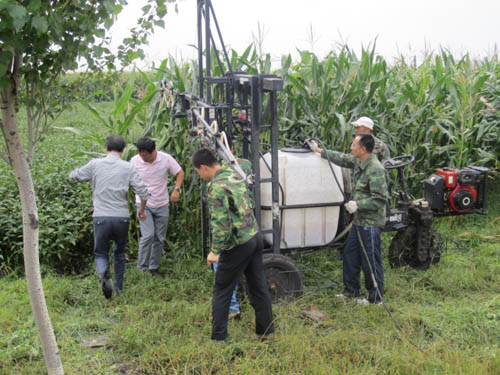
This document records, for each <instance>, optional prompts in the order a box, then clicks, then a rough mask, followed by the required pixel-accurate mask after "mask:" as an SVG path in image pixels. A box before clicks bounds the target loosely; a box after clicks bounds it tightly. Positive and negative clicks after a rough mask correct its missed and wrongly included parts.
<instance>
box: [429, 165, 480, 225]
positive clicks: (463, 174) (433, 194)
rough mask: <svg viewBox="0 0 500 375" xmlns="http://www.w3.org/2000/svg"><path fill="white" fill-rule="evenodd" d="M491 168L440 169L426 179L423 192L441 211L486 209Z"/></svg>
mask: <svg viewBox="0 0 500 375" xmlns="http://www.w3.org/2000/svg"><path fill="white" fill-rule="evenodd" d="M487 176H488V169H487V168H483V167H475V166H470V167H467V168H463V169H460V170H457V169H449V168H443V169H438V170H437V171H436V173H435V174H433V175H431V176H430V177H429V178H427V179H426V180H425V182H424V196H425V199H426V200H427V201H428V202H429V205H430V207H431V209H432V210H433V211H434V212H435V213H436V214H438V215H456V214H465V213H486V207H485V203H486V190H487V189H486V184H487Z"/></svg>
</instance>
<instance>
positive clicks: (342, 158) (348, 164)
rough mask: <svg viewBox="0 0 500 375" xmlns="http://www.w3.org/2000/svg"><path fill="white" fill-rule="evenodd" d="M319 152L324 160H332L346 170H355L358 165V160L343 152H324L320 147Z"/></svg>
mask: <svg viewBox="0 0 500 375" xmlns="http://www.w3.org/2000/svg"><path fill="white" fill-rule="evenodd" d="M317 150H319V152H320V153H321V157H322V158H323V159H327V160H328V159H330V161H331V162H332V163H334V164H337V165H338V166H341V167H344V168H354V166H355V165H356V162H357V159H356V158H355V157H354V156H352V155H349V154H344V153H343V152H338V151H328V150H322V149H321V148H319V147H318V148H317Z"/></svg>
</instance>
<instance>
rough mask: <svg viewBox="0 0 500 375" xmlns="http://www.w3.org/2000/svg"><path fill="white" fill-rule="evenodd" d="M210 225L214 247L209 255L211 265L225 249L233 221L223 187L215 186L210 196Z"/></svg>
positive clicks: (208, 261) (208, 260)
mask: <svg viewBox="0 0 500 375" xmlns="http://www.w3.org/2000/svg"><path fill="white" fill-rule="evenodd" d="M208 205H209V212H210V226H211V228H212V230H211V231H212V247H211V251H210V253H209V254H208V257H207V263H208V264H209V265H210V264H212V263H214V262H215V259H216V258H217V259H218V255H219V252H220V250H222V249H225V247H226V245H227V243H228V242H229V239H230V235H231V231H232V223H231V217H230V216H229V209H228V207H229V202H228V200H227V197H226V194H224V191H223V189H222V188H220V187H218V186H215V187H213V188H212V191H211V192H210V194H209V197H208Z"/></svg>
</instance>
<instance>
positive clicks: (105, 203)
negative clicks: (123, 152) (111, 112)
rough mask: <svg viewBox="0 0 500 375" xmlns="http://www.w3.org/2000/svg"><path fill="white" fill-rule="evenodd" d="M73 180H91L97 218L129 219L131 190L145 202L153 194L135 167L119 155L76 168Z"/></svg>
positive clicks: (72, 173)
mask: <svg viewBox="0 0 500 375" xmlns="http://www.w3.org/2000/svg"><path fill="white" fill-rule="evenodd" d="M69 178H70V180H73V181H89V180H90V181H91V184H92V202H93V204H94V214H93V216H94V217H103V216H107V217H110V216H111V217H129V216H130V213H129V210H128V190H129V188H130V187H132V189H133V190H134V192H135V193H136V194H137V195H138V196H139V197H140V198H141V199H142V200H147V199H148V198H149V195H150V194H149V191H148V188H147V187H146V185H144V183H143V182H142V179H141V178H140V177H139V175H138V174H137V171H136V170H135V168H134V167H133V166H132V164H130V163H129V162H126V161H125V160H122V159H121V158H120V155H119V154H118V153H116V152H110V153H109V154H108V155H107V156H106V157H105V158H102V159H93V160H91V161H90V162H88V163H87V164H86V165H84V166H83V167H80V168H76V169H75V170H73V171H72V172H71V173H70V174H69Z"/></svg>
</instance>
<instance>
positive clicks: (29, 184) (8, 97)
mask: <svg viewBox="0 0 500 375" xmlns="http://www.w3.org/2000/svg"><path fill="white" fill-rule="evenodd" d="M1 95H2V97H1V101H2V103H1V105H2V121H1V127H2V131H3V135H4V137H5V143H6V145H7V151H8V155H9V158H10V162H11V165H12V167H13V168H14V172H15V174H16V178H17V186H18V188H19V196H20V198H21V207H22V213H23V244H24V248H23V251H24V267H25V272H26V281H27V284H28V293H29V295H30V302H31V308H32V310H33V315H34V317H35V323H36V326H37V328H38V334H39V335H40V342H41V344H42V349H43V356H44V358H45V363H46V365H47V369H48V373H49V375H61V374H64V370H63V367H62V363H61V358H60V356H59V348H58V347H57V342H56V338H55V335H54V330H53V329H52V324H51V322H50V317H49V313H48V310H47V305H46V303H45V294H44V292H43V287H42V278H41V276H40V264H39V260H38V209H37V205H36V199H35V190H34V187H33V181H32V179H31V171H30V168H29V165H28V162H27V159H26V154H25V152H24V147H23V143H22V140H21V135H20V133H19V127H18V124H17V115H16V111H15V93H14V88H13V87H12V86H10V87H7V88H5V89H2V94H1Z"/></svg>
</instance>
